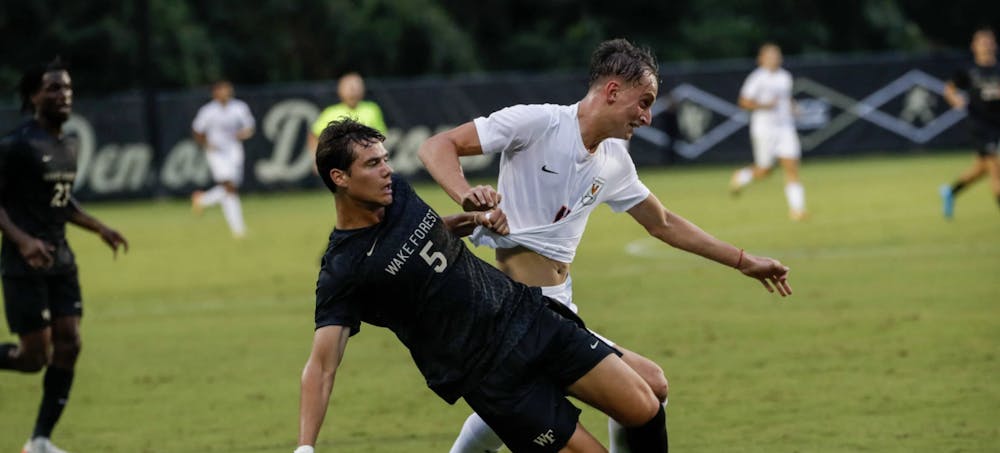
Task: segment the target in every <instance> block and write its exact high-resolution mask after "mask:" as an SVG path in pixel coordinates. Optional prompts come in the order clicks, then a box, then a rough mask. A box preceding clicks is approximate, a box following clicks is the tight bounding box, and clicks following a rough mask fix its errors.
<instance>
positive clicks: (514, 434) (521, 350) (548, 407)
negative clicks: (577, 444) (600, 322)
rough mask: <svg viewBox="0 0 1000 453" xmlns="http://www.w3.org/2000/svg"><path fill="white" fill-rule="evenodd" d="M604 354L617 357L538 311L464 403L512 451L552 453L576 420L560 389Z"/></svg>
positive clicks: (576, 328)
mask: <svg viewBox="0 0 1000 453" xmlns="http://www.w3.org/2000/svg"><path fill="white" fill-rule="evenodd" d="M609 354H618V355H621V353H620V352H618V351H617V350H616V349H614V348H612V347H611V346H608V345H607V344H606V343H605V342H603V341H601V340H600V339H599V338H597V337H596V336H594V334H593V333H591V332H590V331H588V330H587V329H585V328H583V327H581V326H580V325H579V324H578V323H576V322H574V321H573V320H570V319H568V318H567V317H564V316H562V315H560V314H559V313H556V312H555V311H553V310H542V311H541V312H540V314H539V316H538V318H537V319H536V320H535V322H534V324H533V325H532V326H531V328H529V329H528V332H527V333H526V334H525V336H524V338H522V339H521V341H520V343H518V345H517V346H516V347H515V348H514V349H513V350H512V351H511V352H510V355H509V356H507V358H506V359H505V360H504V361H503V362H502V363H501V364H500V366H498V367H497V369H495V370H493V371H492V372H490V373H489V374H487V375H486V377H485V378H484V379H483V381H482V383H481V384H480V386H479V387H478V388H477V389H476V390H474V391H472V392H470V393H469V394H467V395H465V401H466V402H467V403H469V406H471V407H472V409H473V410H474V411H476V413H477V414H479V416H480V417H482V418H483V420H484V421H486V424H488V425H489V426H490V428H492V429H493V431H495V432H496V433H497V435H499V436H500V438H501V439H503V441H504V444H506V445H507V448H509V449H510V450H511V451H512V452H515V453H520V452H557V451H559V450H560V449H562V448H563V447H564V446H566V443H567V442H568V441H569V438H570V437H571V436H572V435H573V432H574V431H575V430H576V424H577V420H578V419H579V417H580V409H578V408H577V407H576V406H574V405H573V404H572V403H570V401H569V400H568V399H567V398H566V388H567V387H569V385H570V384H572V383H574V382H576V381H577V380H578V379H580V378H581V377H583V375H585V374H587V372H589V371H590V370H591V369H593V368H594V367H595V366H597V364H598V362H600V361H601V360H604V358H605V357H607V356H608V355H609Z"/></svg>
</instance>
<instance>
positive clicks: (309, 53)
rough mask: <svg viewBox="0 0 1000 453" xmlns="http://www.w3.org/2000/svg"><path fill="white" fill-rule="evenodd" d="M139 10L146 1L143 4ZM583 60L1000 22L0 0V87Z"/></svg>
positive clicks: (926, 10) (946, 38) (991, 8)
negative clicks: (596, 52) (30, 78)
mask: <svg viewBox="0 0 1000 453" xmlns="http://www.w3.org/2000/svg"><path fill="white" fill-rule="evenodd" d="M144 5H145V8H144ZM145 9H148V12H149V14H148V24H149V27H148V31H149V38H150V40H149V45H150V47H149V49H150V53H149V55H150V59H149V62H150V63H149V67H148V69H149V73H150V74H152V78H153V80H154V81H155V84H156V86H158V87H160V88H178V87H188V86H195V85H202V84H205V83H207V82H209V81H211V80H214V79H217V78H219V77H227V78H230V79H232V80H233V81H235V82H237V83H240V84H249V83H269V82H291V81H300V80H318V79H329V78H334V77H336V76H338V75H339V74H341V73H343V72H345V71H348V70H358V71H361V72H362V73H364V74H367V75H370V76H377V77H408V76H417V75H429V74H453V73H464V72H476V71H511V70H524V71H546V70H560V69H576V68H581V67H584V66H586V63H587V58H588V56H589V53H590V51H591V49H592V48H593V47H594V45H595V44H596V43H598V42H600V41H601V40H603V39H607V38H610V37H628V38H630V39H632V40H633V41H635V42H638V43H641V44H644V45H647V46H650V47H652V48H653V49H654V50H655V52H656V53H657V55H658V56H659V58H660V59H661V60H662V61H682V60H703V59H716V58H733V57H749V56H752V55H753V53H754V51H755V49H756V47H757V46H758V45H759V44H760V43H761V42H763V41H775V42H777V43H779V44H780V45H782V46H783V47H784V49H785V51H786V53H787V54H829V53H852V52H853V53H860V52H880V51H904V52H913V51H930V50H934V49H940V48H965V47H966V45H967V42H968V37H969V33H970V31H971V29H972V28H973V27H975V26H978V25H983V24H998V19H1000V2H995V1H993V2H987V1H970V0H951V1H948V2H941V1H932V0H841V1H824V0H770V1H765V0H739V1H737V0H672V1H659V2H655V1H649V0H612V1H608V0H580V1H570V0H506V1H505V0H478V1H476V0H298V1H295V0H259V1H252V2H247V1H245V0H241V1H236V0H201V1H195V0H130V1H112V0H88V1H65V0H63V1H57V0H0V40H2V43H3V59H2V61H0V86H3V87H4V88H5V89H6V90H7V92H9V93H12V92H13V87H14V86H15V85H16V83H17V78H18V76H19V74H20V72H21V70H22V68H23V67H25V66H26V65H28V64H30V63H34V62H38V61H40V60H44V59H47V58H51V57H52V56H53V55H56V54H60V55H62V56H63V57H64V59H67V60H69V61H70V63H71V67H72V68H73V74H74V77H75V79H76V84H77V86H78V91H80V92H82V93H83V94H87V93H109V92H115V91H122V90H130V89H136V88H139V87H140V86H141V85H142V77H141V75H142V74H143V69H144V68H143V61H144V60H143V58H142V57H143V52H142V47H141V42H142V40H141V39H140V36H141V34H140V29H141V25H140V24H142V23H144V21H143V17H142V13H143V11H144V10H145Z"/></svg>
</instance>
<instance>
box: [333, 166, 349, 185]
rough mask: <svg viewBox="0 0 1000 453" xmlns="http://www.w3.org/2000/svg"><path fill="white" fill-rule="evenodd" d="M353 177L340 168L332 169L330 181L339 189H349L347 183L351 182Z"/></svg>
mask: <svg viewBox="0 0 1000 453" xmlns="http://www.w3.org/2000/svg"><path fill="white" fill-rule="evenodd" d="M350 178H351V175H349V174H347V172H346V171H344V170H341V169H339V168H331V169H330V180H331V181H333V183H334V184H336V185H337V187H347V181H348V180H350Z"/></svg>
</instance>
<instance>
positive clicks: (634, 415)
mask: <svg viewBox="0 0 1000 453" xmlns="http://www.w3.org/2000/svg"><path fill="white" fill-rule="evenodd" d="M567 390H568V391H569V393H570V394H572V395H574V396H576V397H577V398H579V399H580V400H581V401H583V402H585V403H587V404H589V405H591V406H593V407H595V408H597V409H599V410H600V411H602V412H604V413H605V414H608V415H609V416H611V417H612V418H614V419H615V420H616V421H618V422H619V423H621V424H622V425H623V426H625V428H626V433H625V437H626V440H627V443H628V445H629V448H630V449H631V450H632V451H634V452H640V451H642V452H645V451H664V452H665V451H667V432H666V424H665V422H664V418H663V406H661V404H660V401H659V399H657V397H656V395H655V394H654V393H653V390H652V389H651V388H650V387H649V385H648V384H646V382H645V380H643V378H642V377H641V376H639V373H637V372H636V371H635V370H633V369H632V368H631V367H629V365H628V364H626V363H625V361H623V360H622V359H621V358H619V357H618V356H615V355H609V356H607V357H605V358H604V360H602V361H601V362H600V363H598V364H597V366H595V367H594V368H593V369H591V370H590V371H589V372H588V373H587V374H585V375H584V376H583V377H581V378H580V379H578V380H577V381H576V382H574V383H573V384H572V385H570V386H569V388H568V389H567Z"/></svg>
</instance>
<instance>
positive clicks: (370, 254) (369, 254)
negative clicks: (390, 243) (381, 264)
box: [365, 238, 378, 256]
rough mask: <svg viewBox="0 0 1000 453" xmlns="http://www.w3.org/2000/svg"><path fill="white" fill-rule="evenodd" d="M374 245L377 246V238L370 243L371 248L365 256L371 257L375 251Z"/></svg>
mask: <svg viewBox="0 0 1000 453" xmlns="http://www.w3.org/2000/svg"><path fill="white" fill-rule="evenodd" d="M375 244H378V238H375V242H372V248H370V249H368V253H366V254H365V256H372V252H374V251H375Z"/></svg>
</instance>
